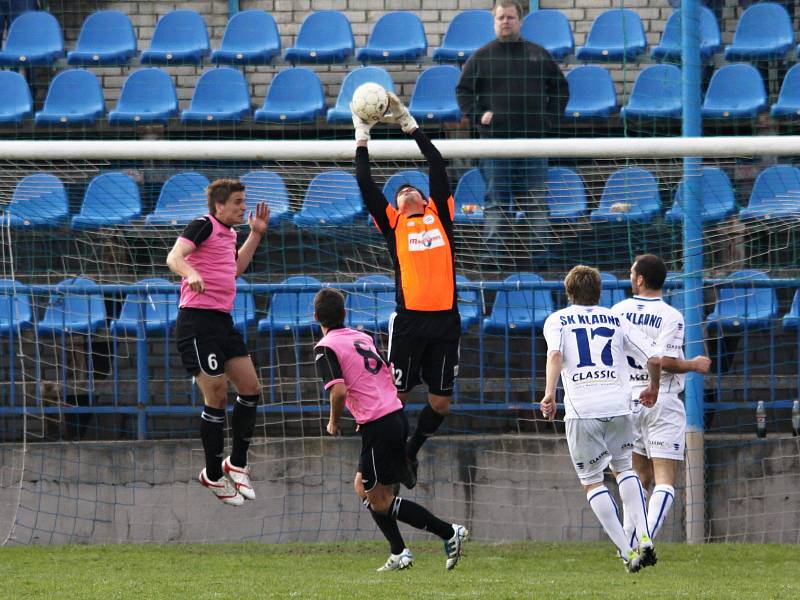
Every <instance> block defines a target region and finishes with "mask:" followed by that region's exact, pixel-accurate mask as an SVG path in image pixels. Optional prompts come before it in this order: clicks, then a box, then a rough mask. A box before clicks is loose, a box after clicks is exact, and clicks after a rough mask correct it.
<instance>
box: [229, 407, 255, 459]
mask: <svg viewBox="0 0 800 600" xmlns="http://www.w3.org/2000/svg"><path fill="white" fill-rule="evenodd" d="M260 398H261V396H259V395H258V394H255V395H253V396H242V395H239V396H236V402H235V403H234V404H233V417H232V418H231V429H233V444H232V448H231V464H232V465H233V466H234V467H246V466H247V449H248V448H250V438H251V437H253V429H255V426H256V408H257V407H258V400H259V399H260Z"/></svg>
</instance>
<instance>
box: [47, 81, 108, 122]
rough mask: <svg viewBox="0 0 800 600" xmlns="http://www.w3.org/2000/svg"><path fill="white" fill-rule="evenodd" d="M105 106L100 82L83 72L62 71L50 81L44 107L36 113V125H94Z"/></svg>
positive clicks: (103, 111)
mask: <svg viewBox="0 0 800 600" xmlns="http://www.w3.org/2000/svg"><path fill="white" fill-rule="evenodd" d="M105 110H106V105H105V100H104V99H103V90H102V88H101V87H100V81H99V80H98V79H97V77H96V76H95V74H94V73H92V72H90V71H86V70H84V69H68V70H66V71H61V72H60V73H59V74H58V75H56V76H55V77H54V78H53V81H51V82H50V89H48V90H47V98H45V100H44V108H43V109H42V110H40V111H39V112H37V113H36V118H35V121H36V124H37V125H79V124H82V125H92V124H94V122H95V121H96V120H97V119H98V118H99V117H102V116H103V113H105Z"/></svg>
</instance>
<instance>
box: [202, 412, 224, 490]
mask: <svg viewBox="0 0 800 600" xmlns="http://www.w3.org/2000/svg"><path fill="white" fill-rule="evenodd" d="M200 439H202V440H203V450H204V451H205V453H206V477H208V478H209V479H210V480H211V481H217V480H218V479H219V478H220V477H222V453H223V451H224V450H225V409H224V408H212V407H211V406H208V405H206V406H203V414H201V415H200Z"/></svg>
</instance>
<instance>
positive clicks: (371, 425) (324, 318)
mask: <svg viewBox="0 0 800 600" xmlns="http://www.w3.org/2000/svg"><path fill="white" fill-rule="evenodd" d="M314 318H315V319H316V320H317V321H319V324H320V325H321V326H322V333H323V336H324V337H323V338H322V339H321V340H320V341H319V343H317V345H316V346H315V348H314V350H315V361H316V364H317V369H318V370H319V373H320V375H321V377H322V380H323V381H324V383H325V389H326V390H328V391H329V392H330V398H331V413H330V419H329V421H328V427H327V430H328V433H329V434H331V435H333V436H338V435H341V430H340V428H339V421H340V419H341V417H342V413H343V412H344V407H345V406H347V408H348V410H349V411H350V413H351V414H352V415H353V417H354V418H355V420H356V423H357V424H358V431H359V432H360V433H361V459H360V461H359V465H361V467H360V470H359V471H358V473H356V479H355V482H354V486H355V489H356V493H357V494H358V495H359V497H360V498H361V499H362V501H363V502H364V506H366V507H367V508H368V509H369V512H370V514H371V515H372V518H373V519H374V520H375V523H376V524H377V525H378V528H379V529H380V530H381V532H382V533H383V535H384V536H386V539H387V540H388V541H389V546H390V555H389V559H388V560H387V561H386V564H385V565H384V566H382V567H381V568H380V569H378V571H395V570H398V569H406V568H408V567H410V566H411V565H412V564H413V562H414V557H413V556H412V554H411V551H410V550H409V549H408V548H406V545H405V542H404V541H403V536H402V535H401V533H400V529H399V528H398V526H397V521H402V522H403V523H407V524H408V525H411V526H412V527H416V528H417V529H423V530H425V531H430V532H431V533H434V534H436V535H438V536H439V537H440V538H442V540H444V551H445V554H447V561H446V562H445V567H446V568H447V569H452V568H453V567H455V566H456V564H457V563H458V560H459V558H461V544H462V543H463V542H464V541H465V540H466V539H467V537H468V536H469V532H468V531H467V528H466V527H464V526H462V525H456V524H452V525H451V524H449V523H446V522H445V521H442V520H441V519H439V518H437V517H435V516H434V515H433V514H431V513H430V512H429V511H428V510H427V509H426V508H424V507H422V506H420V505H419V504H417V503H416V502H412V501H411V500H407V499H404V498H401V497H399V496H397V495H396V494H395V491H394V490H395V485H396V484H398V483H401V482H403V481H405V480H406V479H407V477H408V462H407V461H406V454H405V445H406V437H407V435H408V421H407V420H406V416H405V413H404V412H403V405H402V403H401V402H400V400H399V398H398V397H397V388H395V385H394V380H393V379H392V375H391V373H392V370H391V369H390V368H389V365H388V364H387V363H386V361H385V360H384V359H383V357H381V355H380V354H379V353H378V351H377V350H376V349H375V344H374V343H373V341H372V338H371V337H370V336H368V335H366V334H364V333H361V332H358V331H355V330H353V329H349V328H347V327H345V326H344V321H345V308H344V296H343V295H342V294H341V292H339V291H337V290H333V289H328V288H326V289H323V290H321V291H320V292H319V293H317V295H316V297H315V298H314Z"/></svg>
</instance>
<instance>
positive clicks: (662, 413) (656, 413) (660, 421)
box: [633, 394, 686, 460]
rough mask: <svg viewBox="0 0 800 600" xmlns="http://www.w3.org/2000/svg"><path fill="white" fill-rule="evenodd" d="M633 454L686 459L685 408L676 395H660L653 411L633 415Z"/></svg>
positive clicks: (641, 409) (642, 408) (647, 409)
mask: <svg viewBox="0 0 800 600" xmlns="http://www.w3.org/2000/svg"><path fill="white" fill-rule="evenodd" d="M634 433H635V441H634V447H633V451H634V452H636V454H641V455H642V456H646V457H647V458H668V459H670V460H683V458H684V453H685V451H686V409H685V408H684V406H683V402H681V399H680V398H679V397H678V395H677V394H659V396H658V401H657V402H656V404H655V406H653V407H652V408H645V407H643V406H640V407H639V408H638V410H637V411H636V412H635V413H634Z"/></svg>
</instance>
